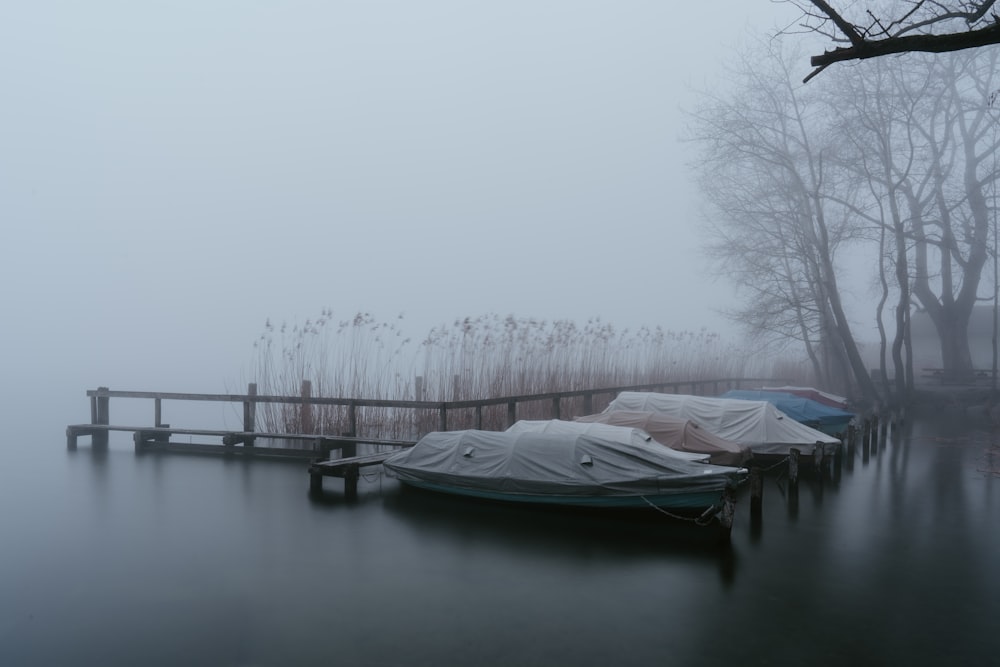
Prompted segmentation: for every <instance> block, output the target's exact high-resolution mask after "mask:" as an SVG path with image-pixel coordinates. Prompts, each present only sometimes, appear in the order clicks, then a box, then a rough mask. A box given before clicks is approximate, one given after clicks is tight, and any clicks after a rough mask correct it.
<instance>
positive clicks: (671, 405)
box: [605, 391, 841, 458]
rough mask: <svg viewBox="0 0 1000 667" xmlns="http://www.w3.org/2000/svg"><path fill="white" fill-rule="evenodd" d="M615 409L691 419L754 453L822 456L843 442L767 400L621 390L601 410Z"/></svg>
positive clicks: (835, 449) (832, 451)
mask: <svg viewBox="0 0 1000 667" xmlns="http://www.w3.org/2000/svg"><path fill="white" fill-rule="evenodd" d="M618 410H641V411H646V412H656V413H661V414H666V415H670V416H673V417H680V418H682V419H691V420H693V421H695V422H697V423H698V424H699V425H700V426H702V427H703V428H706V429H708V430H709V431H711V432H712V433H714V434H716V435H718V436H720V437H722V438H725V439H726V440H730V441H732V442H737V443H740V444H741V445H746V446H747V447H749V448H750V451H752V452H753V455H754V457H755V458H757V457H759V456H787V455H788V453H789V451H790V450H791V449H793V448H794V449H798V450H799V451H800V452H801V453H802V454H803V455H804V456H811V455H813V453H814V451H815V449H816V448H817V447H819V448H821V450H822V452H823V455H824V456H826V455H832V454H834V453H835V452H836V451H837V449H838V448H839V447H840V445H841V443H840V440H839V439H838V438H836V437H834V436H832V435H828V434H826V433H823V432H822V431H817V430H816V429H814V428H810V427H808V426H806V425H804V424H800V423H799V422H797V421H795V420H794V419H792V418H791V417H789V416H787V415H786V414H784V413H783V412H781V411H780V410H779V409H778V408H776V407H775V406H774V405H773V404H771V403H769V402H768V401H744V400H740V399H735V398H707V397H704V396H691V395H687V394H660V393H655V392H642V391H623V392H621V393H620V394H618V396H617V397H616V398H615V399H614V400H613V401H611V403H610V405H608V407H607V409H606V410H605V412H614V411H618Z"/></svg>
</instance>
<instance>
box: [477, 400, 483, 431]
mask: <svg viewBox="0 0 1000 667" xmlns="http://www.w3.org/2000/svg"><path fill="white" fill-rule="evenodd" d="M476 429H477V430H479V431H482V430H483V406H481V405H477V406H476Z"/></svg>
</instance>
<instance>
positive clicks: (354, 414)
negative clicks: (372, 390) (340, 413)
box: [347, 401, 358, 436]
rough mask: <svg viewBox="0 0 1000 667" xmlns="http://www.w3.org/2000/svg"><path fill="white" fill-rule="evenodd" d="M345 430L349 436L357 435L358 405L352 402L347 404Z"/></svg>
mask: <svg viewBox="0 0 1000 667" xmlns="http://www.w3.org/2000/svg"><path fill="white" fill-rule="evenodd" d="M347 429H348V430H349V431H350V432H351V436H355V435H357V434H358V404H357V403H355V402H354V401H351V402H350V403H348V404H347Z"/></svg>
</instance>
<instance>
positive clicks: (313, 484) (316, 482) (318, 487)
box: [309, 472, 323, 493]
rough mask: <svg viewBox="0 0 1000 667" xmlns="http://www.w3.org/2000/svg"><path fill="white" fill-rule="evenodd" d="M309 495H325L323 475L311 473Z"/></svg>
mask: <svg viewBox="0 0 1000 667" xmlns="http://www.w3.org/2000/svg"><path fill="white" fill-rule="evenodd" d="M309 493H323V475H320V474H319V473H315V472H310V473H309Z"/></svg>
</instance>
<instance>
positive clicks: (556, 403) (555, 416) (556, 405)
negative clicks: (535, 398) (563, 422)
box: [552, 396, 559, 419]
mask: <svg viewBox="0 0 1000 667" xmlns="http://www.w3.org/2000/svg"><path fill="white" fill-rule="evenodd" d="M552 418H553V419H559V397H558V396H556V397H555V398H553V399H552Z"/></svg>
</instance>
